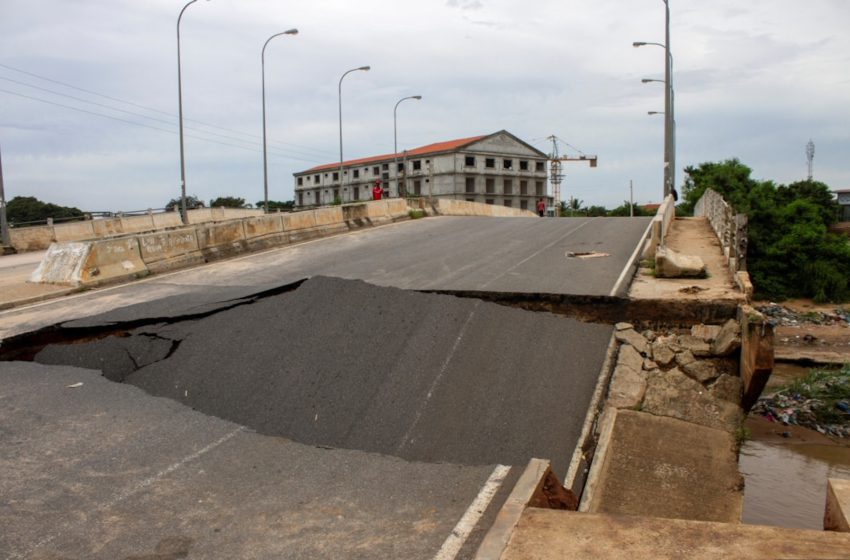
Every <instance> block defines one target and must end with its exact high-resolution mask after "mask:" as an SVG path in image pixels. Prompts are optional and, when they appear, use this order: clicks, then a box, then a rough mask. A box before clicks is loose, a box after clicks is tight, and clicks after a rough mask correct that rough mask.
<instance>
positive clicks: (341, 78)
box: [339, 66, 371, 187]
mask: <svg viewBox="0 0 850 560" xmlns="http://www.w3.org/2000/svg"><path fill="white" fill-rule="evenodd" d="M370 69H371V66H360V67H359V68H352V69H351V70H347V71H346V72H344V73H343V75H342V76H340V78H339V186H340V187H342V162H343V158H342V80H343V79H344V78H345V77H346V76H347V75H349V74H351V73H352V72H357V71H358V70H362V71H364V72H368V71H369V70H370Z"/></svg>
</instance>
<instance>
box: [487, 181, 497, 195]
mask: <svg viewBox="0 0 850 560" xmlns="http://www.w3.org/2000/svg"><path fill="white" fill-rule="evenodd" d="M484 185H485V192H486V193H487V194H494V193H495V192H496V180H495V179H487V180H486V181H485V182H484Z"/></svg>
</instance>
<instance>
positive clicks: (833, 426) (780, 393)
mask: <svg viewBox="0 0 850 560" xmlns="http://www.w3.org/2000/svg"><path fill="white" fill-rule="evenodd" d="M752 412H753V413H754V414H760V415H761V416H764V417H765V418H767V419H768V420H769V421H771V422H781V423H782V424H783V425H785V426H789V425H793V426H801V427H804V428H809V429H811V430H816V431H817V432H819V433H821V434H824V435H827V436H832V437H839V438H846V437H850V365H845V366H844V367H843V368H842V369H840V370H828V369H814V370H811V371H810V372H809V374H808V375H807V376H805V377H803V378H802V379H797V380H795V381H794V382H792V383H790V384H789V385H786V386H784V387H781V388H780V389H778V390H777V391H776V392H775V393H773V394H772V395H766V396H763V397H761V398H760V399H759V400H758V402H756V404H755V406H754V407H753V409H752Z"/></svg>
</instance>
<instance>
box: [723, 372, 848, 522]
mask: <svg viewBox="0 0 850 560" xmlns="http://www.w3.org/2000/svg"><path fill="white" fill-rule="evenodd" d="M806 371H808V370H807V369H806V368H795V366H788V365H782V364H777V368H776V370H775V374H774V376H772V379H771V384H770V386H769V387H768V388H767V390H766V391H765V393H767V392H769V391H770V389H771V386H776V385H778V384H781V383H784V382H787V381H788V380H790V379H792V378H794V377H796V376H798V375H800V374H802V373H805V372H806ZM747 427H748V428H749V429H750V431H751V432H752V437H751V439H749V440H748V441H747V442H745V443H744V445H743V446H742V448H741V455H740V460H739V464H740V470H741V473H742V474H743V475H744V479H745V481H746V486H745V490H744V514H743V521H744V523H753V524H759V525H776V526H780V527H793V528H800V529H823V513H824V506H825V504H826V479H827V478H845V479H850V442H845V443H844V444H843V445H842V444H836V443H835V442H833V441H832V440H830V439H828V438H826V437H824V436H821V435H820V434H818V433H817V432H814V431H812V430H805V429H801V428H797V427H788V426H783V425H782V424H779V423H768V422H767V421H765V420H763V419H762V418H752V417H751V418H750V419H748V421H747ZM783 434H784V435H783Z"/></svg>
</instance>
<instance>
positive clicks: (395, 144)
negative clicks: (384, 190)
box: [393, 95, 422, 196]
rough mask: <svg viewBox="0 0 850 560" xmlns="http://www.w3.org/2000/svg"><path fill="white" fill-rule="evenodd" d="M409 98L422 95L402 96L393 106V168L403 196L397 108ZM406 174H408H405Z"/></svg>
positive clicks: (417, 98) (398, 187) (399, 190)
mask: <svg viewBox="0 0 850 560" xmlns="http://www.w3.org/2000/svg"><path fill="white" fill-rule="evenodd" d="M408 99H416V100H417V101H419V100H421V99H422V96H421V95H411V96H409V97H402V98H401V99H399V100H398V101H397V102H396V104H395V107H393V169H394V170H395V171H394V173H395V185H396V187H395V188H396V190H397V191H398V196H401V186H400V185H399V183H398V163H397V162H398V155H397V154H398V126H397V117H396V110H397V109H398V106H399V104H400V103H401V102H402V101H406V100H408ZM405 176H406V175H405ZM404 190H405V191H407V185H405V187H404Z"/></svg>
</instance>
